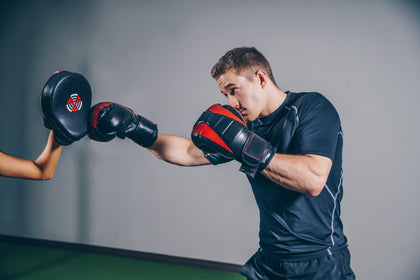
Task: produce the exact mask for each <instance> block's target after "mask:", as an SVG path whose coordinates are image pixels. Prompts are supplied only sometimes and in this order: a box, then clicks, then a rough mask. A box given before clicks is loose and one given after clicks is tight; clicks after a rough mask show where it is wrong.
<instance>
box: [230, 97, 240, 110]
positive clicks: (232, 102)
mask: <svg viewBox="0 0 420 280" xmlns="http://www.w3.org/2000/svg"><path fill="white" fill-rule="evenodd" d="M228 104H229V105H230V106H232V107H233V108H235V109H237V108H239V102H238V99H237V98H236V97H235V96H233V95H228Z"/></svg>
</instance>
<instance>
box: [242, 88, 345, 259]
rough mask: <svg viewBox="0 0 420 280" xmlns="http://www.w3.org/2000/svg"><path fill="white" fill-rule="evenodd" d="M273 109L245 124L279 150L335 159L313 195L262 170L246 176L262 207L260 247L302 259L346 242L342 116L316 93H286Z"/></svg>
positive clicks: (278, 255) (271, 253)
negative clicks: (342, 203)
mask: <svg viewBox="0 0 420 280" xmlns="http://www.w3.org/2000/svg"><path fill="white" fill-rule="evenodd" d="M286 94H287V97H286V99H285V101H284V102H283V104H282V105H281V106H280V107H279V108H278V109H277V110H276V111H275V112H273V113H272V114H270V115H268V116H266V117H263V118H259V119H256V120H255V121H253V122H249V123H248V127H249V129H250V130H252V131H254V132H255V133H256V134H258V135H259V136H261V137H263V138H264V139H266V140H267V141H269V142H270V143H271V144H272V145H273V146H274V147H276V148H277V153H281V154H292V155H305V154H315V155H321V156H325V157H328V158H330V159H331V160H332V161H333V165H332V168H331V172H330V174H329V177H328V180H327V184H326V185H325V187H324V189H323V190H322V192H321V194H320V195H319V196H316V197H311V196H309V195H306V194H302V193H299V192H295V191H290V190H287V189H285V188H283V187H281V186H280V185H277V184H275V183H273V182H272V181H270V180H269V179H267V178H266V177H265V176H263V175H261V174H259V173H258V174H257V175H256V176H255V177H254V178H251V177H249V176H248V180H249V181H250V183H251V185H252V190H253V192H254V195H255V199H256V202H257V205H258V208H259V211H260V233H259V237H260V250H261V251H262V252H263V253H265V254H267V255H269V256H271V257H274V258H276V259H278V260H306V259H311V258H315V257H318V256H323V255H326V254H331V251H335V250H338V249H341V248H343V247H345V246H347V239H346V237H345V235H344V233H343V225H342V223H341V219H340V201H341V199H342V196H343V185H342V183H343V179H342V148H343V134H342V130H341V124H340V118H339V116H338V113H337V111H336V110H335V108H334V106H333V105H332V104H331V103H330V102H329V101H328V100H327V99H326V98H325V97H324V96H322V95H321V94H319V93H317V92H301V93H294V92H286Z"/></svg>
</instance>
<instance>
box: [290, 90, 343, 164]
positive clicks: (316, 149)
mask: <svg viewBox="0 0 420 280" xmlns="http://www.w3.org/2000/svg"><path fill="white" fill-rule="evenodd" d="M297 110H298V112H297V115H298V117H299V126H298V128H297V130H296V134H295V151H296V152H297V154H301V155H305V154H316V155H321V156H326V157H328V158H330V159H331V160H334V154H335V150H336V145H337V139H338V134H339V133H341V124H340V118H339V115H338V113H337V111H336V109H335V108H334V106H333V105H332V104H331V103H330V102H329V101H328V100H327V99H326V98H325V97H324V96H322V95H321V94H319V93H316V94H312V95H310V96H308V97H307V98H306V100H305V101H304V102H302V103H301V104H300V106H299V107H298V108H297Z"/></svg>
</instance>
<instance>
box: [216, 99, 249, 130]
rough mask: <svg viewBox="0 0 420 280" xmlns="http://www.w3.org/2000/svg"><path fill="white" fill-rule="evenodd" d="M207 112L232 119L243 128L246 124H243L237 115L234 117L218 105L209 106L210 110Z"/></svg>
mask: <svg viewBox="0 0 420 280" xmlns="http://www.w3.org/2000/svg"><path fill="white" fill-rule="evenodd" d="M208 110H209V111H210V112H212V113H215V114H219V115H223V116H227V117H229V118H231V119H234V120H236V121H238V122H240V123H242V124H243V125H244V126H246V124H245V122H244V120H243V119H242V118H239V117H238V116H237V115H235V114H234V113H232V112H231V111H229V110H228V109H226V108H224V107H222V106H220V105H219V104H214V105H212V106H210V108H209V109H208ZM238 114H239V113H238Z"/></svg>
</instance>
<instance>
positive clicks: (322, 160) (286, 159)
mask: <svg viewBox="0 0 420 280" xmlns="http://www.w3.org/2000/svg"><path fill="white" fill-rule="evenodd" d="M331 166H332V161H331V159H330V158H328V157H324V156H319V155H312V154H310V155H286V154H275V155H274V157H273V159H272V160H271V161H270V163H269V164H268V165H267V167H266V168H265V169H264V170H262V171H261V174H263V175H264V176H266V177H267V178H268V179H270V180H271V181H273V182H274V183H276V184H278V185H280V186H283V187H284V188H286V189H288V190H292V191H297V192H301V193H305V194H308V195H311V196H317V195H319V194H320V193H321V191H322V190H323V188H324V186H325V184H326V182H327V179H328V175H329V173H330V170H331Z"/></svg>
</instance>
